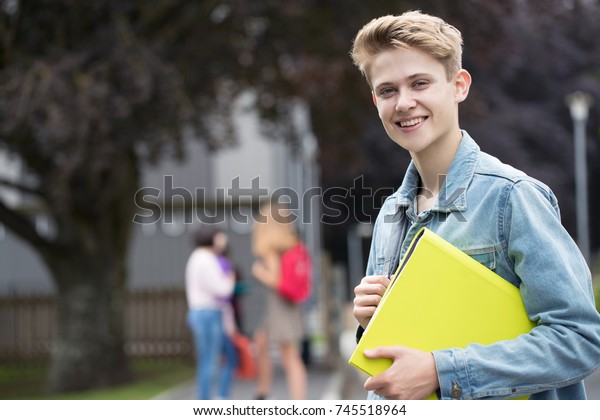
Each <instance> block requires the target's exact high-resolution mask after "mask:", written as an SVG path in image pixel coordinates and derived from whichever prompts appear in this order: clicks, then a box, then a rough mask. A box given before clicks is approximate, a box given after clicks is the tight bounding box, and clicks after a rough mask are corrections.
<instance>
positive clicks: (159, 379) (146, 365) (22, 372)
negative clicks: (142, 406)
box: [0, 360, 195, 400]
mask: <svg viewBox="0 0 600 420" xmlns="http://www.w3.org/2000/svg"><path fill="white" fill-rule="evenodd" d="M133 370H134V372H135V375H136V380H135V381H134V382H132V383H130V384H127V385H122V386H117V387H112V388H106V389H96V390H93V391H83V392H75V393H68V394H61V395H52V396H49V395H47V394H46V393H45V391H44V387H45V380H46V375H47V373H48V366H47V365H0V399H2V400H17V399H28V400H38V399H53V400H147V399H151V398H153V397H154V396H156V395H158V394H160V393H161V392H163V391H165V390H167V389H169V388H171V387H173V386H177V385H178V384H180V383H182V382H185V381H187V380H190V379H192V378H193V377H194V374H195V367H194V365H193V364H192V363H190V362H185V361H181V360H163V361H137V362H134V364H133Z"/></svg>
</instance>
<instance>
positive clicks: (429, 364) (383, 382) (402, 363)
mask: <svg viewBox="0 0 600 420" xmlns="http://www.w3.org/2000/svg"><path fill="white" fill-rule="evenodd" d="M365 356H367V357H369V358H373V359H377V358H386V359H392V360H393V363H392V366H390V367H389V368H388V369H387V370H385V371H384V372H382V373H380V374H379V375H376V376H373V377H371V378H369V379H367V381H366V382H365V389H366V390H367V391H374V392H375V393H376V394H377V395H379V396H382V397H385V398H388V399H394V400H398V399H399V400H422V399H425V398H427V397H428V396H430V395H431V394H432V393H434V392H435V390H436V389H438V388H439V387H440V384H439V381H438V377H437V369H436V367H435V359H434V357H433V354H432V353H430V352H426V351H421V350H415V349H411V348H408V347H403V346H390V347H377V348H374V349H372V350H366V351H365Z"/></svg>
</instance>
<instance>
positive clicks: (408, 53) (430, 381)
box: [352, 11, 600, 399]
mask: <svg viewBox="0 0 600 420" xmlns="http://www.w3.org/2000/svg"><path fill="white" fill-rule="evenodd" d="M461 55H462V36H461V33H460V32H459V31H458V30H457V29H456V28H454V27H453V26H451V25H449V24H448V23H446V22H444V21H443V20H441V19H439V18H437V17H434V16H429V15H425V14H422V13H420V12H415V11H411V12H407V13H404V14H402V15H401V16H384V17H381V18H378V19H374V20H373V21H371V22H369V23H368V24H367V25H365V26H364V27H363V28H362V29H361V30H360V31H359V32H358V34H357V36H356V38H355V40H354V44H353V49H352V58H353V60H354V63H355V64H356V65H357V67H358V68H359V69H360V71H361V72H362V73H363V75H364V76H365V78H366V80H367V82H368V83H369V86H370V88H371V91H372V94H373V102H374V103H375V106H376V107H377V111H378V114H379V118H380V119H381V122H382V123H383V127H384V128H385V131H386V132H387V134H388V135H389V137H390V138H391V139H392V140H393V141H394V142H396V143H397V144H398V145H399V146H400V147H402V148H403V149H405V150H407V151H408V152H409V153H410V155H411V158H412V162H411V163H410V165H409V167H408V170H407V172H406V175H405V177H404V181H403V182H402V185H401V186H400V188H399V189H398V191H397V192H396V193H394V194H393V195H392V196H390V197H389V198H388V199H387V200H386V201H385V203H384V204H383V206H382V209H381V211H380V214H379V216H378V218H377V220H376V222H375V229H374V232H373V238H372V244H371V250H370V256H369V262H368V265H367V272H366V277H364V278H363V279H362V281H361V283H360V284H359V285H358V286H357V287H356V288H355V294H356V297H355V299H354V316H355V317H356V319H357V320H358V323H359V325H360V326H359V328H358V333H357V338H358V339H360V336H361V334H362V332H363V331H364V328H366V327H367V324H368V323H369V320H370V319H371V317H372V315H373V313H374V312H375V309H376V307H377V305H378V303H379V301H380V299H381V296H382V294H383V292H384V290H385V289H386V287H387V285H388V283H389V279H388V277H389V275H390V274H391V273H392V272H393V271H394V269H395V268H396V267H397V265H398V262H399V260H400V258H401V257H402V256H403V255H404V252H405V251H406V249H407V248H408V245H409V244H410V242H411V240H412V239H413V237H414V235H415V234H416V232H417V231H418V230H419V229H420V228H422V227H424V226H426V227H428V228H429V229H431V230H432V231H434V232H436V233H437V234H438V235H440V236H442V237H443V238H445V239H446V240H448V241H449V242H450V243H452V244H454V245H455V246H457V247H458V248H460V249H462V250H463V251H464V252H466V253H467V254H469V255H471V256H472V257H473V258H475V259H476V260H478V261H479V262H481V263H482V264H484V265H485V266H487V267H489V268H491V269H493V270H494V271H495V272H496V273H498V274H499V275H500V276H502V277H503V278H504V279H505V280H506V281H508V282H510V283H512V284H513V285H515V286H516V287H519V289H520V291H521V295H522V297H523V301H524V303H525V307H526V309H527V313H528V315H529V317H530V318H531V319H532V320H534V321H535V322H536V323H537V325H536V327H535V328H533V330H532V331H531V332H530V333H529V334H523V335H521V336H519V337H517V338H515V339H513V340H506V341H501V342H498V343H495V344H492V345H486V346H483V345H477V344H471V345H468V346H467V347H466V348H462V349H461V348H450V349H443V350H438V351H433V352H424V351H420V350H416V349H411V348H407V347H403V346H399V345H398V346H390V347H379V348H375V349H371V350H368V351H366V352H365V355H366V356H367V357H370V358H389V359H392V360H393V364H392V366H391V367H390V368H389V369H387V370H386V371H385V372H383V373H381V374H379V375H377V376H374V377H371V378H369V379H368V380H367V381H366V382H365V389H367V390H368V391H370V392H369V398H378V397H386V398H398V399H422V398H424V397H427V396H428V395H430V394H431V393H432V392H437V393H438V396H439V397H440V398H443V399H480V398H514V397H518V396H521V395H531V398H532V399H585V397H586V395H585V388H584V385H583V381H582V380H583V378H584V377H585V376H587V375H589V374H590V373H592V372H593V371H594V370H595V369H596V368H597V367H598V365H599V364H600V315H599V314H598V312H597V311H596V309H595V306H594V297H593V292H592V284H591V275H590V271H589V269H588V267H587V264H586V262H585V260H584V259H583V257H582V255H581V253H580V252H579V250H578V248H577V246H576V245H575V243H574V242H573V240H572V239H571V237H570V236H569V234H568V233H567V232H566V231H565V229H564V228H563V227H562V225H561V222H560V213H559V208H558V204H557V200H556V198H555V196H554V194H553V193H552V191H551V190H550V189H549V188H548V187H547V186H546V185H544V184H542V183H541V182H539V181H537V180H535V179H532V178H530V177H528V176H527V175H525V174H524V173H523V172H520V171H518V170H516V169H514V168H512V167H510V166H508V165H505V164H503V163H501V162H500V161H499V160H498V159H496V158H494V157H492V156H490V155H488V154H486V153H483V152H481V151H480V149H479V147H478V146H477V144H476V143H475V141H474V140H473V139H472V138H471V137H470V136H469V134H468V133H467V132H466V131H464V130H461V129H460V126H459V121H458V104H459V103H460V102H462V101H464V100H465V99H466V98H467V95H468V93H469V87H470V85H471V76H470V75H469V73H468V72H467V71H466V70H464V69H462V68H461ZM432 264H435V262H434V261H432ZM448 316H450V317H451V316H452V314H451V313H448ZM456 322H457V323H460V322H461V320H460V319H457V320H456Z"/></svg>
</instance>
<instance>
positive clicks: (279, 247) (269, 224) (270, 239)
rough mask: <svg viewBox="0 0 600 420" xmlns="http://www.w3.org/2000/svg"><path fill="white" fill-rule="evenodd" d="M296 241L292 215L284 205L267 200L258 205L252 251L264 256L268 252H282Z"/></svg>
mask: <svg viewBox="0 0 600 420" xmlns="http://www.w3.org/2000/svg"><path fill="white" fill-rule="evenodd" d="M297 241H298V236H297V234H296V230H295V228H294V223H293V217H292V214H291V212H290V211H289V210H288V209H287V208H286V206H285V205H283V204H281V203H277V202H274V203H273V202H268V203H265V204H263V205H262V206H261V207H260V210H259V214H258V215H257V218H256V222H255V224H254V230H253V232H252V251H253V253H254V255H256V256H259V257H264V256H265V255H268V254H270V253H273V252H275V253H282V252H284V251H286V250H287V249H289V248H291V247H293V246H294V245H295V244H296V242H297Z"/></svg>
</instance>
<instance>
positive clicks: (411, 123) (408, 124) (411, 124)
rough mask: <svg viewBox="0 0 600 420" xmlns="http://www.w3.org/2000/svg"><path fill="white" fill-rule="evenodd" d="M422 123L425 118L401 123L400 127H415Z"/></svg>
mask: <svg viewBox="0 0 600 420" xmlns="http://www.w3.org/2000/svg"><path fill="white" fill-rule="evenodd" d="M423 121H425V118H414V119H412V120H408V121H401V122H400V127H411V126H413V125H417V124H419V123H421V122H423Z"/></svg>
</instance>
